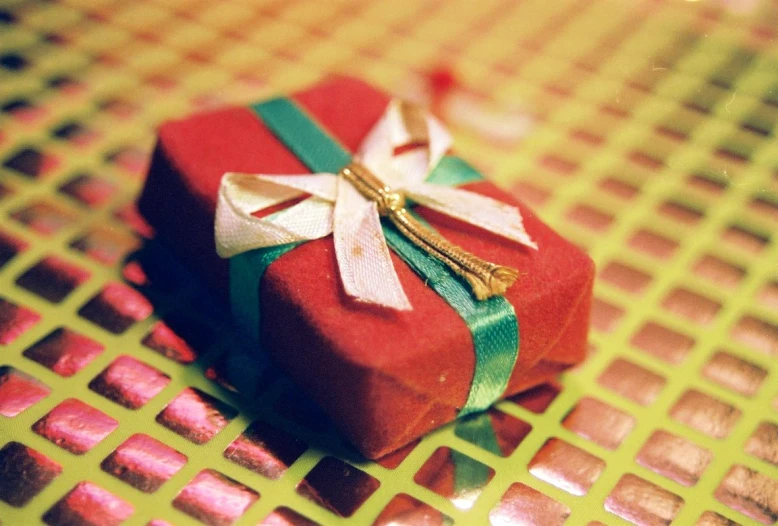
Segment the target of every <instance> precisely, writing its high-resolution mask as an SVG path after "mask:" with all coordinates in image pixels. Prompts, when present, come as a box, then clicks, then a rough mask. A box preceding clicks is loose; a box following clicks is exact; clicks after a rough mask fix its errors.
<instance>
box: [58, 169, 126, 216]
mask: <svg viewBox="0 0 778 526" xmlns="http://www.w3.org/2000/svg"><path fill="white" fill-rule="evenodd" d="M59 191H60V192H61V193H63V194H65V195H67V196H69V197H70V198H72V199H74V200H76V201H77V202H79V203H81V204H82V205H85V206H87V207H89V208H98V207H100V206H102V205H104V204H106V203H107V202H108V201H110V200H111V199H112V198H113V196H114V195H116V192H117V191H118V188H117V187H116V185H115V184H113V183H111V182H109V181H106V180H105V179H100V178H99V177H96V176H93V175H89V174H86V173H80V174H77V175H76V176H74V177H73V178H72V179H70V180H69V181H67V182H66V183H64V184H62V186H60V187H59Z"/></svg>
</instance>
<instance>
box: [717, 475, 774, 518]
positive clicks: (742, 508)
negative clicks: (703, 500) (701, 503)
mask: <svg viewBox="0 0 778 526" xmlns="http://www.w3.org/2000/svg"><path fill="white" fill-rule="evenodd" d="M714 495H715V497H716V499H718V500H719V501H720V502H722V503H724V504H726V505H727V506H729V507H730V508H732V509H734V510H737V511H739V512H740V513H743V514H744V515H747V516H748V517H751V518H752V519H754V520H756V521H759V522H761V523H762V524H775V522H776V521H778V480H775V479H773V478H771V477H768V476H766V475H763V474H761V473H759V472H757V471H754V470H752V469H749V468H747V467H745V466H740V465H735V466H732V467H731V468H730V470H729V472H728V473H727V474H726V475H725V476H724V479H723V480H722V481H721V484H719V487H718V488H717V489H716V492H715V494H714Z"/></svg>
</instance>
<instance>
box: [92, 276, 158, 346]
mask: <svg viewBox="0 0 778 526" xmlns="http://www.w3.org/2000/svg"><path fill="white" fill-rule="evenodd" d="M153 310H154V309H153V307H152V305H151V303H150V302H149V301H148V300H147V299H146V298H145V297H143V296H142V295H141V294H140V293H138V292H136V291H135V290H133V289H131V288H129V287H127V286H126V285H122V284H120V283H109V284H108V285H107V286H106V287H105V288H103V290H102V291H100V292H99V293H98V294H97V295H96V296H94V297H93V298H92V299H91V300H89V301H88V302H87V303H86V304H85V305H84V306H83V307H81V309H80V310H79V311H78V314H79V315H80V316H82V317H84V318H86V319H88V320H89V321H91V322H92V323H95V324H97V325H99V326H100V327H102V328H104V329H105V330H107V331H109V332H112V333H114V334H121V333H123V332H125V331H126V330H127V329H129V328H130V327H131V326H132V325H133V324H135V323H136V322H139V321H142V320H144V319H146V318H147V317H149V316H150V315H151V313H152V312H153Z"/></svg>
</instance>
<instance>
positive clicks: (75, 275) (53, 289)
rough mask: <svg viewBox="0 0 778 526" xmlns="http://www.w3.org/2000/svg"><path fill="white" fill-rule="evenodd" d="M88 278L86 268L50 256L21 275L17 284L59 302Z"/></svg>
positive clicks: (53, 301) (51, 300) (49, 299)
mask: <svg viewBox="0 0 778 526" xmlns="http://www.w3.org/2000/svg"><path fill="white" fill-rule="evenodd" d="M88 278H89V272H87V271H86V270H84V269H82V268H80V267H78V266H76V265H73V264H71V263H69V262H67V261H66V260H64V259H61V258H58V257H56V256H49V257H45V258H43V259H42V260H40V261H39V262H38V263H36V264H35V265H34V266H33V267H31V268H30V269H28V270H27V272H25V273H24V274H22V275H21V276H19V278H18V279H17V280H16V284H17V285H19V286H20V287H22V288H25V289H27V290H29V291H30V292H33V293H35V294H36V295H38V296H40V297H42V298H44V299H46V300H48V301H50V302H52V303H59V302H61V301H62V300H64V299H65V298H66V297H67V296H68V295H69V294H70V293H71V292H73V291H74V290H75V289H76V288H77V287H78V286H79V285H80V284H81V283H83V282H84V281H86V280H87V279H88Z"/></svg>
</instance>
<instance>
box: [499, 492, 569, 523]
mask: <svg viewBox="0 0 778 526" xmlns="http://www.w3.org/2000/svg"><path fill="white" fill-rule="evenodd" d="M568 517H570V508H568V507H567V506H566V505H564V504H562V503H561V502H557V501H555V500H554V499H552V498H551V497H549V496H547V495H545V494H543V493H541V492H539V491H538V490H536V489H534V488H531V487H529V486H525V485H524V484H521V483H519V482H516V483H514V484H512V485H511V487H510V488H508V491H506V492H505V494H504V495H503V496H502V499H501V500H500V502H499V503H498V504H497V506H495V507H494V509H492V511H490V512H489V523H490V524H492V526H562V524H564V523H565V521H566V520H567V518H568Z"/></svg>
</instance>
